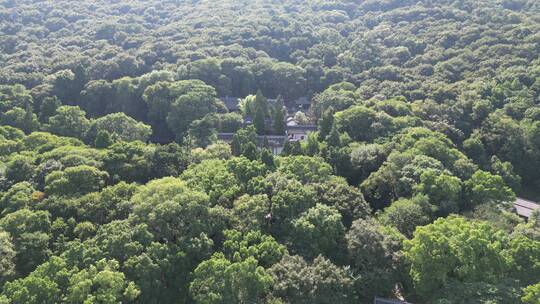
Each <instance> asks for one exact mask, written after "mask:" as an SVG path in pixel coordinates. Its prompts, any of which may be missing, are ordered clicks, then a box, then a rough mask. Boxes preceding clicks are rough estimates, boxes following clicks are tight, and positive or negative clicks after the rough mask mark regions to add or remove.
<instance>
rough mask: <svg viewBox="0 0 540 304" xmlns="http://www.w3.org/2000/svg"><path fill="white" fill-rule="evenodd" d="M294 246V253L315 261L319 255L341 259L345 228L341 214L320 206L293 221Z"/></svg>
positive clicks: (331, 208)
mask: <svg viewBox="0 0 540 304" xmlns="http://www.w3.org/2000/svg"><path fill="white" fill-rule="evenodd" d="M292 227H293V231H292V244H294V246H293V248H294V251H295V252H296V253H298V254H300V255H302V256H303V257H306V258H308V259H313V258H315V257H316V256H318V255H319V254H321V255H324V256H327V257H331V258H334V259H339V258H340V256H339V255H340V251H341V250H340V248H342V247H343V243H344V242H343V241H344V236H345V227H344V226H343V224H342V222H341V214H339V212H338V211H337V210H336V209H335V208H333V207H329V206H326V205H322V204H318V205H316V206H315V207H313V208H311V209H309V210H308V211H306V212H305V213H303V214H302V215H301V216H300V217H299V218H297V219H295V220H293V221H292Z"/></svg>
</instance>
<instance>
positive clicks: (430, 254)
mask: <svg viewBox="0 0 540 304" xmlns="http://www.w3.org/2000/svg"><path fill="white" fill-rule="evenodd" d="M504 244H505V237H504V235H503V234H502V233H501V232H500V231H497V230H495V229H494V228H492V227H491V226H490V225H489V224H487V223H481V222H480V223H475V222H469V221H467V220H465V219H464V218H461V217H450V218H448V219H439V220H437V221H435V223H433V224H431V225H428V226H425V227H420V228H418V229H417V230H416V231H415V233H414V237H413V239H412V240H410V241H407V242H405V258H406V259H407V261H408V263H410V265H411V266H410V267H411V268H410V269H411V270H410V274H411V277H412V279H413V282H414V286H415V290H416V292H417V293H418V294H419V295H420V296H422V297H423V298H425V299H433V298H434V297H437V292H438V291H439V290H441V289H442V288H444V287H445V284H447V282H452V281H457V282H462V283H471V282H487V283H494V282H497V281H498V280H499V279H500V278H502V277H503V275H504V273H505V271H506V264H505V259H504V256H503V254H502V252H503V251H502V250H503V248H504Z"/></svg>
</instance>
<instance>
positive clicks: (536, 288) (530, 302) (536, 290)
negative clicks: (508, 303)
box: [521, 283, 540, 304]
mask: <svg viewBox="0 0 540 304" xmlns="http://www.w3.org/2000/svg"><path fill="white" fill-rule="evenodd" d="M524 293H525V295H524V296H523V297H522V298H521V301H522V302H523V303H526V304H538V303H539V301H540V283H538V284H535V285H531V286H528V287H527V288H525V289H524Z"/></svg>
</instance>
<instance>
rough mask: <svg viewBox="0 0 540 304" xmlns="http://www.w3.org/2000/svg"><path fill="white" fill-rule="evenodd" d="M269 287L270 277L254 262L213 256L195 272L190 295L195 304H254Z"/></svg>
mask: <svg viewBox="0 0 540 304" xmlns="http://www.w3.org/2000/svg"><path fill="white" fill-rule="evenodd" d="M271 284H272V277H271V276H270V275H268V274H267V273H266V271H265V270H264V268H262V267H260V266H257V260H256V259H254V258H251V257H250V258H247V259H246V260H244V261H239V262H230V261H229V260H227V259H225V258H224V256H223V255H222V254H215V255H214V256H212V258H211V259H210V260H207V261H204V262H202V263H201V264H199V266H197V268H196V269H195V272H194V280H193V282H192V283H191V285H190V292H191V294H192V296H193V299H194V300H195V303H209V304H212V303H256V302H259V301H261V300H262V298H263V297H264V294H265V293H266V292H267V291H268V290H269V288H270V286H271Z"/></svg>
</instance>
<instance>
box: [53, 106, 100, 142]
mask: <svg viewBox="0 0 540 304" xmlns="http://www.w3.org/2000/svg"><path fill="white" fill-rule="evenodd" d="M85 116H86V113H85V112H84V111H82V110H81V109H80V108H79V107H76V106H61V107H59V108H58V109H56V114H55V115H54V116H51V117H49V121H48V124H47V130H48V131H50V132H51V133H54V134H57V135H60V136H69V137H75V138H79V139H83V138H84V137H85V136H86V132H88V130H89V129H90V121H89V120H88V119H87V118H86V117H85Z"/></svg>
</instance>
